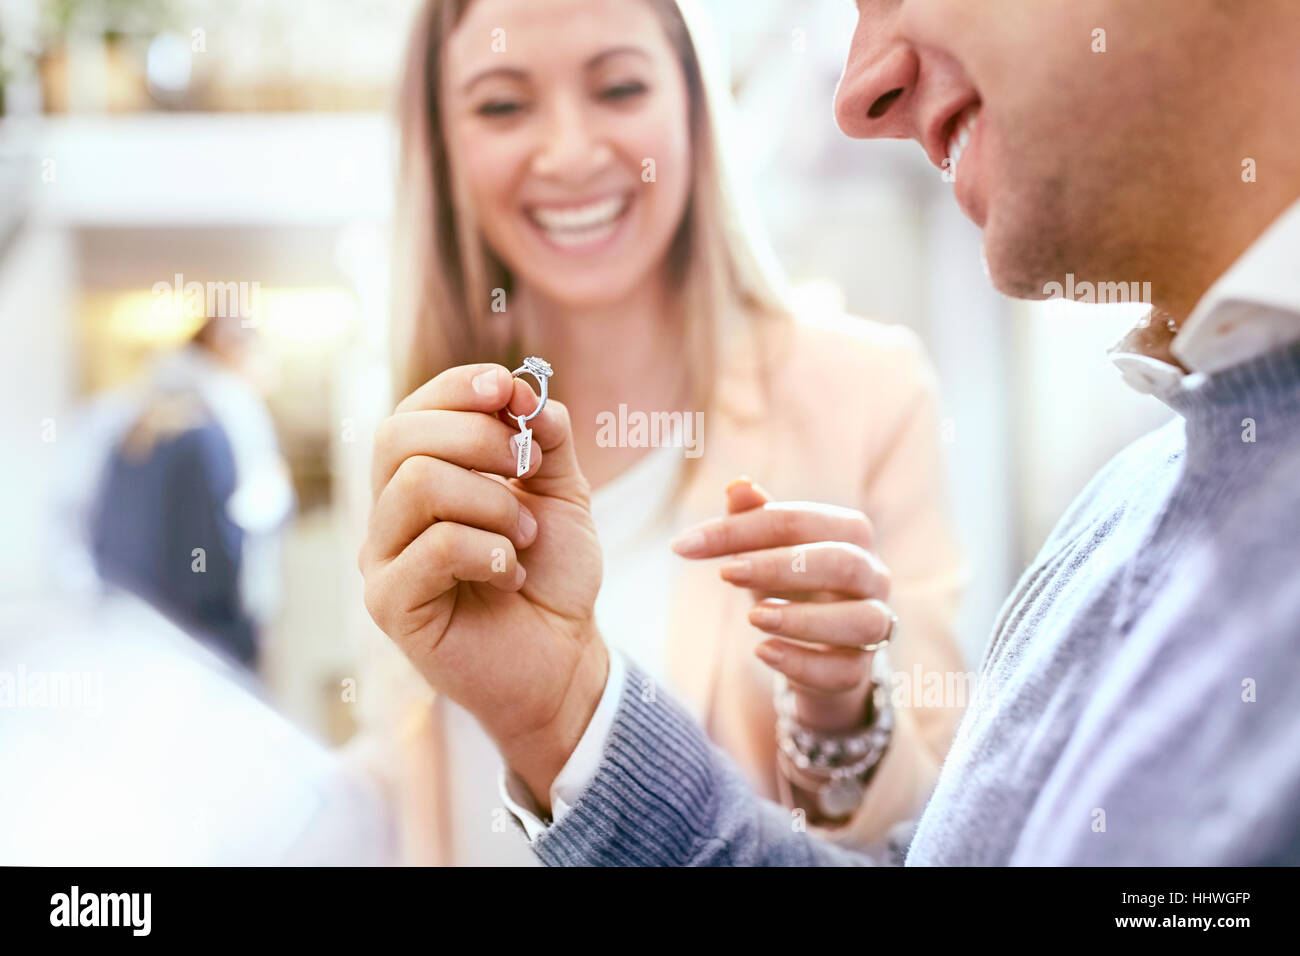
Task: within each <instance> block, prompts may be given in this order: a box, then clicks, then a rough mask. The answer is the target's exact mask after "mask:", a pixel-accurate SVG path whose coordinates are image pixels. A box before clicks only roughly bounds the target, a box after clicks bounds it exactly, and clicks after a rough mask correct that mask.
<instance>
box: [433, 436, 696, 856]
mask: <svg viewBox="0 0 1300 956" xmlns="http://www.w3.org/2000/svg"><path fill="white" fill-rule="evenodd" d="M681 469H682V449H680V448H672V447H662V448H654V449H651V450H650V451H649V452H648V453H647V454H646V455H645V457H643V458H642V459H641V460H640V461H638V462H637V463H636V464H635V465H633V466H632V467H631V468H630V469H628V470H627V471H625V472H624V473H623V474H621V475H619V476H618V477H617V478H615V479H614V480H613V481H611V482H609V483H608V484H606V485H604V486H602V487H600V488H598V489H596V491H595V492H593V494H592V500H591V516H592V520H593V521H594V523H595V525H596V536H597V537H598V538H599V539H600V547H601V552H602V554H603V556H604V562H605V574H604V580H603V582H602V583H601V587H600V594H599V595H598V596H597V598H596V626H597V627H599V628H600V633H601V636H602V637H604V639H605V643H606V644H607V645H608V646H609V647H610V648H611V650H612V651H614V652H615V653H614V654H611V658H616V657H617V656H618V654H619V653H621V654H626V655H627V657H628V658H629V659H630V660H632V661H635V662H636V664H637V666H638V667H640V668H641V669H642V670H644V671H645V672H646V673H647V674H648V675H650V676H651V677H652V678H653V679H654V680H655V681H656V682H659V683H660V684H661V685H663V686H671V685H670V684H669V683H668V680H667V675H668V653H667V651H668V609H669V602H668V601H667V600H666V596H667V595H669V594H671V593H672V590H673V586H674V581H673V576H674V572H675V570H676V568H677V564H676V562H677V561H678V559H677V558H676V557H675V556H674V555H673V552H672V549H671V548H670V547H669V542H670V541H671V540H672V537H673V534H674V532H675V530H676V529H675V526H674V522H673V520H672V514H671V511H670V510H669V508H670V504H671V501H672V498H673V491H674V489H675V487H676V484H677V481H678V479H679V476H680V474H681ZM618 666H619V667H620V668H621V666H622V665H621V662H620V664H619V665H618ZM610 678H611V679H610V684H611V685H612V686H621V685H622V683H623V681H622V671H621V669H620V670H619V671H618V672H617V673H616V672H615V671H614V670H613V665H611V671H610ZM607 696H610V695H607ZM617 703H618V699H617V696H612V697H611V700H610V704H609V706H611V707H613V706H616V705H617ZM439 706H441V707H442V708H444V709H443V714H444V715H445V718H446V722H445V727H446V741H447V758H448V760H447V766H448V767H449V768H450V774H451V776H450V781H451V785H450V797H451V819H452V844H453V845H452V854H451V859H452V861H453V862H454V863H456V864H457V865H458V866H536V865H537V860H536V858H535V857H534V855H533V852H532V850H530V849H529V847H528V845H527V844H526V843H524V842H523V841H522V840H520V839H519V834H518V831H517V830H516V829H515V827H514V826H513V824H511V823H510V822H509V819H508V818H507V817H505V816H503V814H504V810H503V807H502V802H503V801H502V797H501V790H500V786H499V782H500V778H501V775H502V770H503V767H502V763H501V757H500V755H499V754H498V753H497V750H496V746H495V745H494V744H493V743H492V740H491V739H490V738H489V737H488V736H487V734H486V733H484V732H483V730H482V728H481V727H479V725H478V723H477V722H476V721H475V720H474V718H473V717H471V716H470V715H469V713H468V711H466V710H465V709H464V708H462V707H460V706H459V705H457V704H454V703H452V702H451V701H449V700H446V699H441V700H440V701H439ZM612 716H613V715H612V714H611V715H610V718H611V719H612ZM598 743H603V738H601V740H600V741H596V740H594V739H593V746H594V747H595V753H594V755H593V759H594V760H595V761H596V763H599V761H600V747H599V746H597V744H598ZM506 807H507V808H509V809H510V810H511V811H514V809H515V808H514V807H510V805H509V803H508V802H507V803H506ZM555 812H562V811H561V810H559V808H558V807H557V809H556V811H555Z"/></svg>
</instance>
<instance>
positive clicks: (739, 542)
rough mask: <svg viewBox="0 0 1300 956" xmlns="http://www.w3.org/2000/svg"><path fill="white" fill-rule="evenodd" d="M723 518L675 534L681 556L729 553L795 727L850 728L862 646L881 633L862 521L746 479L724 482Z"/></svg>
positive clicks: (885, 619) (858, 697)
mask: <svg viewBox="0 0 1300 956" xmlns="http://www.w3.org/2000/svg"><path fill="white" fill-rule="evenodd" d="M727 512H728V514H727V516H726V517H723V518H715V519H712V520H710V521H706V522H704V523H703V524H700V525H696V526H695V527H694V528H691V529H688V530H687V531H685V532H683V533H682V534H681V535H680V536H679V537H678V538H677V540H676V541H674V543H673V547H674V549H675V550H676V551H677V553H678V554H681V555H682V556H684V557H687V558H694V559H700V558H716V557H723V556H730V558H731V560H729V561H727V562H726V563H725V564H723V565H722V567H721V568H720V569H719V573H720V574H721V576H722V579H723V580H724V581H728V582H730V583H731V584H734V585H737V586H738V587H745V588H748V589H749V590H750V592H751V593H752V594H753V595H754V599H755V601H756V602H757V603H756V604H755V606H754V607H753V608H751V609H750V612H749V620H750V623H751V624H753V625H754V626H755V627H757V628H759V629H760V630H763V631H766V632H767V633H769V634H772V635H773V637H772V638H771V639H769V640H766V641H764V642H762V643H761V644H759V645H758V647H756V648H755V651H754V652H755V653H756V654H757V655H758V657H759V659H761V660H762V661H763V662H764V663H765V664H767V665H768V666H769V667H771V668H773V669H774V670H777V671H780V672H781V673H782V674H784V675H785V676H786V678H787V680H789V682H790V686H791V688H792V689H793V690H794V692H795V701H796V712H797V716H798V719H799V722H800V723H802V724H803V725H804V726H806V727H809V728H813V729H817V730H821V731H824V732H827V733H835V732H841V731H849V730H853V729H855V728H857V727H860V726H862V725H863V723H864V721H865V720H866V717H867V702H868V697H869V695H870V691H871V659H872V657H873V653H872V652H871V651H864V650H862V645H868V644H874V643H876V642H877V641H880V640H882V639H883V638H885V637H886V635H887V634H888V633H889V627H890V623H891V621H892V613H891V612H890V610H889V607H888V606H887V605H886V604H885V603H884V602H885V599H886V598H888V597H889V572H888V570H887V569H886V568H885V566H884V565H883V564H882V563H881V561H880V559H879V558H877V557H876V556H875V555H874V554H873V553H872V551H871V548H872V528H871V522H870V521H868V520H867V518H866V516H865V515H863V514H862V513H861V512H859V511H852V510H850V509H848V508H839V507H834V506H831V505H821V504H813V503H811V502H800V501H797V502H774V501H772V500H771V498H770V496H769V495H768V494H767V492H765V491H764V490H763V489H762V488H760V487H759V486H757V485H755V484H754V483H753V482H751V481H749V480H748V479H738V480H736V481H733V482H732V483H731V484H730V485H728V486H727Z"/></svg>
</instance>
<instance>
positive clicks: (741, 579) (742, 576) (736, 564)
mask: <svg viewBox="0 0 1300 956" xmlns="http://www.w3.org/2000/svg"><path fill="white" fill-rule="evenodd" d="M718 573H719V574H721V575H722V578H723V580H725V581H734V582H735V583H737V584H744V583H745V582H746V581H748V580H749V579H750V578H751V577H753V574H754V565H753V564H752V563H751V562H750V561H748V560H743V559H742V560H740V561H728V562H727V563H726V564H724V565H723V566H722V567H721V568H719V569H718Z"/></svg>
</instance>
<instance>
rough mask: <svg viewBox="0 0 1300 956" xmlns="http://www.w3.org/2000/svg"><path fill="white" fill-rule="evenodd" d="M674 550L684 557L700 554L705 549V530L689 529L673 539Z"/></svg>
mask: <svg viewBox="0 0 1300 956" xmlns="http://www.w3.org/2000/svg"><path fill="white" fill-rule="evenodd" d="M673 550H674V551H676V552H677V553H678V554H680V555H681V556H682V557H684V558H689V557H690V556H691V555H692V554H699V553H700V552H701V551H703V550H704V532H702V531H688V532H686V533H685V534H683V535H678V536H677V537H676V538H674V539H673Z"/></svg>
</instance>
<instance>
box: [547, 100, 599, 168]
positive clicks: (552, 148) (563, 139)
mask: <svg viewBox="0 0 1300 956" xmlns="http://www.w3.org/2000/svg"><path fill="white" fill-rule="evenodd" d="M611 155H612V154H611V151H610V149H609V145H608V144H607V143H605V142H604V141H603V140H602V139H601V138H600V137H599V136H598V135H597V132H596V131H595V130H593V129H592V128H591V124H590V123H589V122H588V118H587V117H586V116H585V115H584V114H583V111H582V109H581V107H580V106H578V105H577V104H573V103H558V104H556V106H555V107H554V108H553V109H552V110H551V113H550V117H549V120H548V122H547V124H546V127H545V131H544V132H543V134H542V140H541V142H540V144H539V146H538V149H537V152H536V154H535V155H534V157H533V172H534V173H536V174H537V175H539V176H547V177H550V178H552V179H558V180H562V181H564V182H568V183H573V184H577V185H581V184H582V183H584V182H586V181H588V180H590V179H591V178H593V177H594V176H595V174H596V173H598V172H599V171H600V170H601V169H602V168H603V167H604V166H605V165H606V164H607V163H608V162H609V161H610V157H611Z"/></svg>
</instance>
